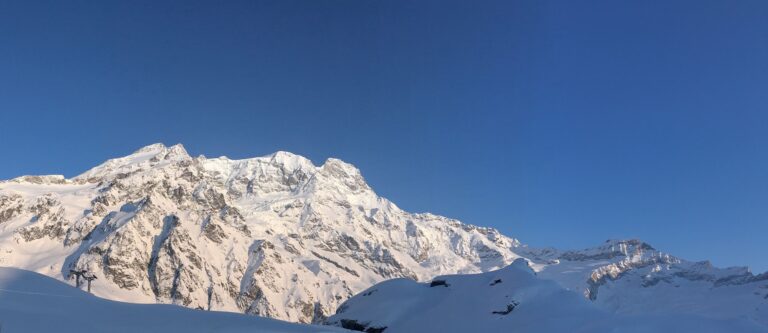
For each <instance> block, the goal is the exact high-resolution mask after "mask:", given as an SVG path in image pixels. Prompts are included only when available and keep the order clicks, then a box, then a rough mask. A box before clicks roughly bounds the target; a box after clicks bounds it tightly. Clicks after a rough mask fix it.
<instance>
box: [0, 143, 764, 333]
mask: <svg viewBox="0 0 768 333" xmlns="http://www.w3.org/2000/svg"><path fill="white" fill-rule="evenodd" d="M519 258H525V259H526V260H527V261H529V262H530V263H531V266H532V267H533V268H534V269H535V270H536V271H537V274H539V275H540V276H542V277H544V278H547V279H551V280H554V281H556V282H557V283H558V284H560V285H562V286H563V287H564V288H566V289H568V290H573V291H576V292H577V293H582V294H584V297H585V298H587V299H590V300H591V301H592V302H593V303H595V304H598V305H600V306H603V307H606V308H609V309H611V310H615V311H624V310H626V311H636V312H637V311H645V310H647V309H645V308H643V307H634V308H631V309H628V310H627V307H626V303H631V302H636V301H637V299H636V298H637V297H639V296H637V295H640V294H642V293H641V291H645V290H650V289H653V290H655V289H657V288H667V287H670V286H672V287H670V288H675V287H674V286H675V285H678V284H679V285H681V286H682V289H685V290H686V292H691V293H703V295H709V294H711V293H712V290H715V291H717V292H720V291H723V290H726V291H728V292H730V293H736V294H738V295H739V297H741V298H743V302H744V304H745V305H744V306H740V307H736V308H731V309H723V307H722V306H721V307H718V306H715V305H712V306H710V307H709V308H705V309H701V308H700V307H691V306H689V307H687V308H686V307H683V308H682V309H677V308H676V309H674V310H675V311H682V312H686V311H687V312H697V313H701V312H702V311H703V312H704V313H705V314H716V313H719V312H725V313H728V314H733V313H737V312H738V313H741V312H745V311H747V310H745V309H746V308H747V307H755V306H756V307H757V308H759V309H764V308H765V306H764V305H763V303H762V302H763V301H764V300H765V299H768V287H766V286H768V281H767V280H768V274H760V275H754V274H752V273H751V272H749V270H748V269H746V270H745V269H719V268H716V267H712V266H711V265H710V266H707V265H703V264H697V263H691V262H687V261H684V260H682V259H680V258H677V257H674V256H671V255H668V254H664V253H661V252H659V251H657V250H655V249H654V248H653V247H652V246H650V245H648V244H646V243H644V242H642V241H639V240H623V241H621V240H618V241H609V242H607V243H605V244H603V245H600V246H597V247H595V248H590V249H584V250H571V251H561V250H557V249H553V248H548V249H537V248H530V247H528V246H525V245H523V244H522V243H520V242H519V241H518V240H517V239H515V238H511V237H507V236H505V235H503V234H501V233H500V232H499V231H498V230H496V229H494V228H487V227H479V226H474V225H470V224H464V223H462V222H460V221H458V220H454V219H450V218H446V217H442V216H438V215H434V214H430V213H408V212H405V211H403V210H402V209H400V208H399V207H397V206H396V205H395V204H394V203H392V202H390V201H389V200H387V199H385V198H382V197H380V196H378V195H377V194H376V193H375V192H374V190H373V189H372V188H371V187H370V186H369V185H368V184H367V183H366V182H365V179H364V178H363V176H362V174H361V172H360V170H359V169H357V168H356V167H354V166H353V165H351V164H348V163H345V162H343V161H341V160H339V159H335V158H329V159H327V160H326V161H325V162H324V163H323V164H322V165H320V166H316V165H315V164H313V163H312V161H310V160H309V159H306V158H304V157H302V156H300V155H295V154H292V153H289V152H281V151H279V152H275V153H273V154H269V155H266V156H262V157H254V158H246V159H238V160H232V159H229V158H226V157H218V158H206V157H205V156H202V155H201V156H198V157H191V156H190V155H189V154H188V153H187V151H186V149H184V147H183V146H182V145H180V144H177V145H173V146H170V147H167V146H165V145H163V144H153V145H149V146H146V147H144V148H141V149H139V150H136V151H135V152H134V153H132V154H130V155H127V156H124V157H119V158H114V159H110V160H107V161H105V162H104V163H102V164H100V165H98V166H96V167H94V168H91V169H89V170H87V171H85V172H83V173H82V174H80V175H77V176H75V177H72V178H69V179H67V178H64V177H63V176H21V177H17V178H14V179H12V180H9V181H1V182H0V265H10V266H14V267H20V268H24V269H30V270H33V271H36V272H39V273H43V274H46V275H49V276H52V277H55V278H58V279H60V280H64V281H69V279H70V276H69V270H70V269H87V270H89V271H92V272H94V274H96V275H97V276H99V279H98V280H97V281H99V282H98V283H97V284H96V285H95V286H94V293H95V294H96V295H98V296H102V297H105V298H111V299H116V300H124V301H132V302H143V303H155V302H157V303H173V304H179V305H183V306H187V307H192V308H201V309H206V310H222V311H234V312H243V313H249V314H256V315H263V316H268V317H274V318H278V319H285V320H290V321H297V322H321V321H323V320H324V319H325V318H327V317H328V316H329V315H332V314H333V312H334V310H335V309H336V307H337V306H339V305H340V304H341V302H343V301H344V300H346V299H348V298H349V297H351V296H352V295H354V294H355V293H357V292H359V291H362V290H364V289H366V288H368V287H370V286H371V285H373V284H375V283H378V282H381V281H383V280H386V279H391V278H399V277H407V278H412V279H416V280H419V281H426V280H429V279H431V278H432V277H434V276H437V275H445V274H457V273H458V274H462V273H480V272H487V271H492V270H495V269H500V268H502V267H505V266H507V265H508V264H510V263H512V262H513V261H514V260H516V259H519ZM646 276H648V278H646ZM70 283H71V282H70ZM677 288H681V287H677ZM713 288H714V289H713ZM623 291H626V292H623ZM673 294H674V293H673ZM763 294H765V296H763ZM745 295H747V296H745ZM749 295H751V296H749ZM675 297H678V298H679V297H682V296H679V295H677V296H675ZM763 297H765V299H763ZM741 298H740V299H741ZM767 302H768V301H767ZM668 303H669V304H679V303H680V302H668ZM739 311H741V312H739ZM760 311H763V310H760ZM750 313H752V311H750ZM758 313H760V314H762V312H759V311H758Z"/></svg>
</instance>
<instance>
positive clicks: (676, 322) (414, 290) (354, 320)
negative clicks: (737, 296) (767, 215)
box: [327, 259, 768, 333]
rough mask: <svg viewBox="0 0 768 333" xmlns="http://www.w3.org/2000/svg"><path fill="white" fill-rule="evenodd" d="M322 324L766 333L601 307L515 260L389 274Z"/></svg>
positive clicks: (725, 322) (389, 328) (740, 321)
mask: <svg viewBox="0 0 768 333" xmlns="http://www.w3.org/2000/svg"><path fill="white" fill-rule="evenodd" d="M327 323H328V324H330V325H336V326H342V327H346V328H350V329H355V330H359V331H366V332H386V333H397V332H444V333H449V332H521V333H525V332H537V333H547V332H552V333H561V332H582V333H587V332H594V333H604V332H712V333H714V332H718V333H719V332H730V333H740V332H768V326H763V325H760V324H758V323H756V322H754V321H753V320H750V319H747V318H744V317H741V318H738V317H737V318H724V319H711V318H705V317H701V316H694V315H669V314H666V315H665V314H657V315H622V314H615V313H613V312H609V311H606V310H604V309H601V308H599V307H597V306H595V305H594V304H591V303H589V302H588V301H587V300H585V299H584V298H583V297H581V295H579V294H577V293H574V292H570V291H567V290H565V289H563V288H562V287H560V286H559V285H558V284H557V283H555V282H553V281H550V280H546V279H541V278H540V277H538V276H537V275H536V273H535V272H534V271H533V270H532V269H531V268H529V267H528V263H527V262H526V260H524V259H518V260H517V261H515V262H514V263H513V264H512V265H510V266H509V267H506V268H503V269H500V270H497V271H493V272H488V273H482V274H470V275H448V276H440V277H436V278H435V279H434V280H433V281H432V282H431V283H417V282H415V281H412V280H408V279H395V280H390V281H386V282H382V283H379V284H377V285H375V286H373V287H371V288H369V289H367V290H366V291H365V292H363V293H361V294H359V295H357V296H355V297H353V298H351V299H350V300H348V301H347V302H345V303H344V304H343V305H342V306H341V307H340V308H339V310H338V312H337V314H336V315H334V316H332V317H330V318H329V319H328V320H327Z"/></svg>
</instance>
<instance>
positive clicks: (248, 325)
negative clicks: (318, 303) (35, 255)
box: [0, 267, 346, 333]
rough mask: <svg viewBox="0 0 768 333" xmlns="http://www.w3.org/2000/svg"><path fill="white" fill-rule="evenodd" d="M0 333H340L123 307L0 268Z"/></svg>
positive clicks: (176, 308)
mask: <svg viewBox="0 0 768 333" xmlns="http://www.w3.org/2000/svg"><path fill="white" fill-rule="evenodd" d="M0 330H2V332H27V333H32V332H60V333H67V332H72V333H82V332H187V333H194V332H232V333H235V332H264V333H310V332H315V333H320V332H328V333H331V332H346V330H343V329H337V328H332V327H328V326H311V325H302V324H292V323H286V322H281V321H278V320H274V319H268V318H260V317H253V316H245V315H241V314H235V313H226V312H208V311H200V310H192V309H186V308H182V307H179V306H174V305H159V304H129V303H120V302H115V301H109V300H104V299H100V298H97V297H95V296H93V295H90V294H88V293H85V292H83V291H80V290H77V289H75V288H72V287H70V286H68V285H65V284H63V283H61V282H59V281H56V280H54V279H51V278H49V277H46V276H43V275H39V274H36V273H32V272H29V271H24V270H20V269H14V268H6V267H2V268H0Z"/></svg>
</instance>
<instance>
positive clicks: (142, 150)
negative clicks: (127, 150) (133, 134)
mask: <svg viewBox="0 0 768 333" xmlns="http://www.w3.org/2000/svg"><path fill="white" fill-rule="evenodd" d="M177 146H180V144H179V145H177ZM166 148H167V147H166V146H165V145H164V144H162V143H153V144H151V145H148V146H144V147H142V148H140V149H139V150H137V151H135V152H133V154H141V153H149V152H156V151H162V150H165V149H166ZM182 149H183V147H182ZM133 154H132V155H133Z"/></svg>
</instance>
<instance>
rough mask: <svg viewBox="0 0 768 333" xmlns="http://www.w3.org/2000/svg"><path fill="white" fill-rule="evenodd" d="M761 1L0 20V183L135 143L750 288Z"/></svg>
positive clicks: (766, 10) (42, 14)
mask: <svg viewBox="0 0 768 333" xmlns="http://www.w3.org/2000/svg"><path fill="white" fill-rule="evenodd" d="M766 17H768V2H766V1H763V0H754V1H739V0H737V1H726V0H721V1H698V0H697V1H693V0H692V1H614V0H604V1H542V0H530V1H510V0H503V1H479V2H478V1H390V0H387V1H357V0H349V1H346V0H334V1H316V0H307V1H286V0H279V1H278V0H275V1H242V2H236V1H225V2H218V1H211V2H208V3H206V2H195V1H174V2H167V1H146V2H143V1H122V2H117V1H84V2H81V1H50V2H49V1H2V2H0V156H2V162H1V163H0V178H2V179H5V178H11V177H15V176H18V175H21V174H48V173H63V174H64V175H67V176H73V175H76V174H78V173H80V172H82V171H84V170H85V169H87V168H89V167H91V166H94V165H96V164H98V163H100V162H102V161H103V160H105V159H107V158H110V157H115V156H120V155H124V154H128V153H130V152H131V151H133V150H135V149H137V148H139V147H141V146H143V145H146V144H150V143H153V142H164V143H166V144H174V143H178V142H180V143H183V144H184V145H185V146H186V147H187V148H188V150H189V151H190V152H191V153H192V154H195V155H196V154H205V155H207V156H220V155H226V156H229V157H231V158H242V157H250V156H258V155H265V154H268V153H271V152H273V151H276V150H287V151H291V152H295V153H298V154H302V155H304V156H307V157H309V158H311V159H312V160H313V161H314V162H315V163H316V164H319V163H322V162H323V161H324V160H325V159H326V158H327V157H338V158H341V159H343V160H346V161H348V162H350V163H353V164H355V165H357V166H358V167H359V168H360V169H361V170H362V171H363V174H364V176H365V177H366V178H367V180H368V181H369V183H370V184H371V185H372V186H373V187H374V188H375V189H376V190H377V191H378V192H379V193H380V194H381V195H383V196H385V197H388V198H390V199H391V200H392V201H394V202H396V203H397V204H398V205H399V206H401V207H403V208H405V209H407V210H410V211H430V212H435V213H439V214H443V215H447V216H450V217H455V218H459V219H461V220H463V221H466V222H469V223H473V224H479V225H490V226H494V227H496V228H498V229H500V230H502V231H503V232H504V233H506V234H508V235H511V236H514V237H517V238H520V239H521V240H522V241H523V242H525V243H529V244H532V245H534V246H549V245H551V246H557V247H562V248H580V247H585V246H591V245H596V244H599V243H601V242H603V241H604V240H605V239H608V238H630V237H637V238H642V239H644V240H646V241H648V242H650V243H651V244H653V245H655V246H656V247H658V248H660V249H663V250H665V251H668V252H671V253H674V254H677V255H679V256H682V257H685V258H689V259H691V260H703V259H712V260H713V262H714V263H715V264H717V265H750V266H752V267H753V268H755V270H756V271H764V270H766V269H768V259H766V254H768V241H766V235H768V200H767V199H768V19H766Z"/></svg>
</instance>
